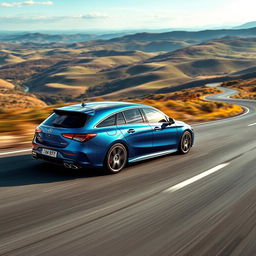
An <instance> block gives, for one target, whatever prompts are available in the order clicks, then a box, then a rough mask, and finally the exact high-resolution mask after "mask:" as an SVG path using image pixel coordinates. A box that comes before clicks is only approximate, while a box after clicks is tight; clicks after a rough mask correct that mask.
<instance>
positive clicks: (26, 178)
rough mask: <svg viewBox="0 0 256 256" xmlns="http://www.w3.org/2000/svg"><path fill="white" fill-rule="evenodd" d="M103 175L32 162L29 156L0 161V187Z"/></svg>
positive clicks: (100, 170) (93, 171)
mask: <svg viewBox="0 0 256 256" xmlns="http://www.w3.org/2000/svg"><path fill="white" fill-rule="evenodd" d="M104 175H106V172H104V170H103V169H100V168H86V169H79V170H73V169H67V168H65V167H64V166H57V165H53V164H50V163H47V162H42V161H37V160H34V159H32V158H31V156H30V155H24V156H13V157H8V158H1V159H0V187H11V186H25V185H32V184H43V183H52V182H61V181H68V180H74V179H78V178H79V179H80V178H92V177H97V176H104Z"/></svg>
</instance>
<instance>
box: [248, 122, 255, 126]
mask: <svg viewBox="0 0 256 256" xmlns="http://www.w3.org/2000/svg"><path fill="white" fill-rule="evenodd" d="M254 125H256V123H253V124H249V125H248V126H249V127H251V126H254Z"/></svg>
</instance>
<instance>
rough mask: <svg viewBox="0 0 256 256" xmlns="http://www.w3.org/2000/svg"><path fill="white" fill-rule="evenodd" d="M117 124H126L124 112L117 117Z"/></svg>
mask: <svg viewBox="0 0 256 256" xmlns="http://www.w3.org/2000/svg"><path fill="white" fill-rule="evenodd" d="M116 124H117V125H122V124H126V122H125V119H124V115H123V113H122V112H120V113H118V114H117V115H116Z"/></svg>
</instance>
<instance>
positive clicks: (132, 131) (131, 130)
mask: <svg viewBox="0 0 256 256" xmlns="http://www.w3.org/2000/svg"><path fill="white" fill-rule="evenodd" d="M127 132H128V133H135V130H134V129H129V130H128V131H127Z"/></svg>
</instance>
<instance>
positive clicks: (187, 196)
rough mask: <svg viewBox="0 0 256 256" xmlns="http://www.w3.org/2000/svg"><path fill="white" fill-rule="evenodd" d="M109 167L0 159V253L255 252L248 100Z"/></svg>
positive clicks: (254, 165) (255, 111)
mask: <svg viewBox="0 0 256 256" xmlns="http://www.w3.org/2000/svg"><path fill="white" fill-rule="evenodd" d="M223 90H224V93H223V94H219V95H214V96H210V97H208V98H207V99H209V100H218V101H225V102H232V103H235V104H240V105H243V106H244V107H245V109H246V112H245V113H244V114H243V115H241V116H237V117H234V118H229V119H225V120H221V121H216V122H210V123H205V124H200V125H196V126H195V127H194V128H195V132H196V135H197V136H196V145H195V147H194V148H193V149H192V151H191V153H190V154H188V155H186V156H179V155H175V154H174V155H170V156H165V157H161V158H158V159H154V160H150V161H145V162H143V163H138V164H136V165H132V166H130V167H128V168H127V169H125V170H124V171H123V172H121V173H120V174H118V175H112V176H104V175H102V174H101V173H100V171H98V170H88V171H86V172H82V171H79V172H75V171H70V170H65V169H64V168H60V167H55V166H51V165H48V164H45V163H39V162H37V161H35V160H32V159H31V157H30V155H25V154H23V155H15V154H13V155H2V158H1V159H0V166H1V167H0V255H26V256H28V255H33V256H34V255H47V256H48V255H86V256H91V255H104V256H108V255H109V256H119V255H121V256H126V255H138V256H142V255H147V256H149V255H157V256H158V255H166V256H167V255H168V256H170V255H171V256H173V255H196V256H198V255H207V256H211V255H245V256H246V255H249V256H251V255H256V242H255V239H256V217H255V216H256V158H255V155H256V103H255V101H250V100H237V99H229V98H228V97H229V96H230V95H232V94H234V93H236V92H235V91H233V90H230V89H223Z"/></svg>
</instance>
